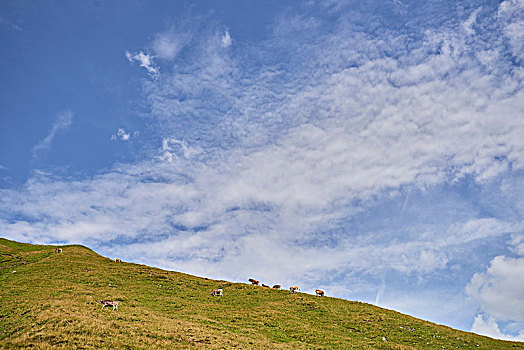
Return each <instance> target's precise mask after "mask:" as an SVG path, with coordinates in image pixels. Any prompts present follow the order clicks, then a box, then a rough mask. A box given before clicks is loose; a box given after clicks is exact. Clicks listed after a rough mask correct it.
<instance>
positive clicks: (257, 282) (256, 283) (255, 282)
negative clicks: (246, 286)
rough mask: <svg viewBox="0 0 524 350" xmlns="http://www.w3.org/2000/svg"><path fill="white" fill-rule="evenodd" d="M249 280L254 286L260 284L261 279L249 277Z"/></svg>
mask: <svg viewBox="0 0 524 350" xmlns="http://www.w3.org/2000/svg"><path fill="white" fill-rule="evenodd" d="M248 281H249V282H251V284H252V285H254V286H258V284H259V283H260V281H257V280H254V279H252V278H250V279H248Z"/></svg>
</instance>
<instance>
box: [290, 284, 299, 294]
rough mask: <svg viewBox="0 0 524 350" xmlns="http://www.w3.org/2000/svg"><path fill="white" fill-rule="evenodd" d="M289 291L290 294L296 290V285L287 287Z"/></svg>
mask: <svg viewBox="0 0 524 350" xmlns="http://www.w3.org/2000/svg"><path fill="white" fill-rule="evenodd" d="M289 291H290V292H291V294H295V293H297V292H298V287H297V286H291V287H289Z"/></svg>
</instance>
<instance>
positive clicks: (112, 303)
mask: <svg viewBox="0 0 524 350" xmlns="http://www.w3.org/2000/svg"><path fill="white" fill-rule="evenodd" d="M99 303H100V304H102V309H103V308H105V307H106V306H112V307H113V311H114V310H118V301H112V300H100V301H99Z"/></svg>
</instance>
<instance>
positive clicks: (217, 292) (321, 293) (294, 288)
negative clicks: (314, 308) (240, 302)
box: [211, 278, 324, 297]
mask: <svg viewBox="0 0 524 350" xmlns="http://www.w3.org/2000/svg"><path fill="white" fill-rule="evenodd" d="M248 281H249V282H251V284H252V285H254V286H259V285H260V281H257V280H255V279H253V278H250V279H249V280H248ZM262 287H265V288H272V289H278V290H280V289H281V288H282V286H281V285H280V284H275V285H274V286H273V287H269V286H268V285H267V284H264V283H262ZM299 290H300V289H298V286H291V287H289V291H290V292H291V294H295V293H297V292H298V291H299ZM315 293H316V295H317V297H323V296H324V291H323V290H320V289H316V290H315ZM211 295H212V296H214V297H221V296H223V295H224V290H222V289H213V292H212V293H211Z"/></svg>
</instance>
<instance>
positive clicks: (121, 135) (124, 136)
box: [111, 128, 139, 141]
mask: <svg viewBox="0 0 524 350" xmlns="http://www.w3.org/2000/svg"><path fill="white" fill-rule="evenodd" d="M138 135H139V132H138V131H134V132H126V131H125V130H124V129H122V128H118V130H117V132H116V133H114V134H112V135H111V141H114V140H117V139H120V140H122V141H130V140H131V139H132V138H135V137H137V136H138Z"/></svg>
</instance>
